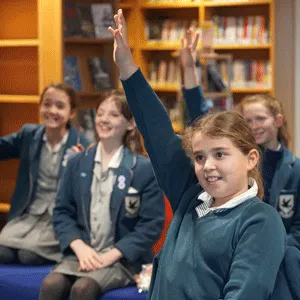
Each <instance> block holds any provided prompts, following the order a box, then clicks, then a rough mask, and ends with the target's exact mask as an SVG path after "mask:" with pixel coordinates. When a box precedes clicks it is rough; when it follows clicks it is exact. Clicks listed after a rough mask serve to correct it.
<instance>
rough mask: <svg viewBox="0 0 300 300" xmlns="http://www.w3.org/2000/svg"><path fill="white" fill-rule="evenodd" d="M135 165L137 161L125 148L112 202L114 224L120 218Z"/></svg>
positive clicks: (111, 209)
mask: <svg viewBox="0 0 300 300" xmlns="http://www.w3.org/2000/svg"><path fill="white" fill-rule="evenodd" d="M134 164H135V160H134V159H133V155H132V153H131V151H130V150H129V149H128V148H126V147H125V148H124V154H123V158H122V161H121V163H120V166H119V168H118V169H117V173H116V182H115V184H114V187H113V191H112V195H111V200H110V215H111V220H112V221H113V223H114V222H115V220H116V218H117V216H118V213H119V209H120V207H121V205H122V203H123V201H124V199H125V197H126V194H127V191H128V189H129V187H130V185H131V180H132V176H133V171H132V168H133V166H134Z"/></svg>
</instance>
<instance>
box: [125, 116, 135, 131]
mask: <svg viewBox="0 0 300 300" xmlns="http://www.w3.org/2000/svg"><path fill="white" fill-rule="evenodd" d="M135 127H136V123H135V120H134V118H132V119H131V120H130V121H128V125H127V130H128V131H130V130H133V129H134V128H135Z"/></svg>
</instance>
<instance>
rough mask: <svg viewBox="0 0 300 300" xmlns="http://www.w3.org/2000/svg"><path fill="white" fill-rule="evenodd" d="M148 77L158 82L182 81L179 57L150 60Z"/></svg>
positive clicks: (172, 82) (153, 81)
mask: <svg viewBox="0 0 300 300" xmlns="http://www.w3.org/2000/svg"><path fill="white" fill-rule="evenodd" d="M148 78H149V79H150V81H151V82H152V83H156V84H167V83H169V84H176V83H178V84H179V83H180V81H181V79H180V66H179V61H178V60H177V59H176V60H175V59H171V60H168V61H166V60H160V61H157V60H151V61H149V63H148Z"/></svg>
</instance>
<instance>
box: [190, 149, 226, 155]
mask: <svg viewBox="0 0 300 300" xmlns="http://www.w3.org/2000/svg"><path fill="white" fill-rule="evenodd" d="M228 150H229V147H216V148H212V151H214V152H217V151H228ZM202 152H203V150H198V151H195V152H193V155H196V154H199V153H202Z"/></svg>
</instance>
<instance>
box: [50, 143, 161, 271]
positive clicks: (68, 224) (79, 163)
mask: <svg viewBox="0 0 300 300" xmlns="http://www.w3.org/2000/svg"><path fill="white" fill-rule="evenodd" d="M96 149H97V146H94V147H92V148H91V149H89V150H88V151H86V152H84V153H80V154H78V155H77V156H75V157H74V158H72V159H71V160H70V161H69V162H68V165H67V168H66V170H65V173H64V176H63V178H62V181H61V185H60V188H59V191H58V195H57V202H56V207H55V208H54V211H53V224H54V230H55V232H56V233H57V235H58V239H59V242H60V247H61V251H62V252H63V254H65V255H69V254H73V251H72V250H71V248H70V247H69V246H70V243H71V242H72V241H73V240H75V239H81V240H83V241H84V242H85V243H87V244H90V230H91V229H90V203H91V185H92V179H93V169H94V159H95V154H96ZM130 187H132V188H133V189H135V190H136V191H137V192H134V194H130V193H129V188H130ZM133 189H131V190H133ZM130 197H131V199H133V198H135V203H136V204H135V208H136V209H135V211H131V209H130V201H128V200H130ZM132 197H133V198H132ZM136 200H137V202H136ZM110 218H111V222H112V223H111V224H112V225H111V226H112V227H113V231H114V239H115V240H114V247H116V248H117V249H119V250H120V251H121V252H122V254H123V256H124V260H125V261H126V262H127V263H129V264H132V265H133V264H136V265H137V266H138V267H140V266H141V264H143V263H149V262H151V261H152V258H153V251H152V246H153V244H154V243H155V241H156V240H157V239H158V238H159V236H160V233H161V231H162V227H163V222H164V200H163V194H162V191H161V190H160V189H159V187H158V185H157V183H156V179H155V177H154V173H153V170H152V166H151V163H150V161H149V159H148V158H146V157H144V156H141V155H135V154H133V153H132V152H131V151H130V150H129V149H128V148H127V147H125V148H124V155H123V158H122V160H121V163H120V166H119V168H118V169H117V173H116V182H115V184H114V186H113V190H112V194H111V200H110Z"/></svg>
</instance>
